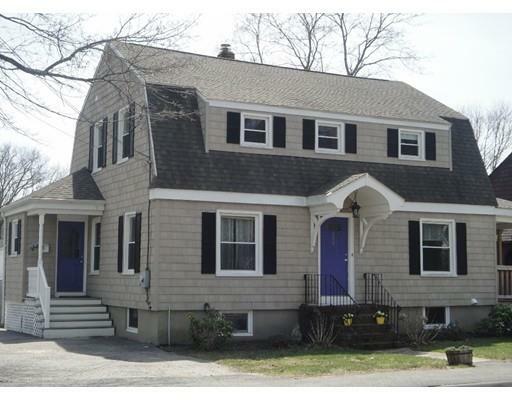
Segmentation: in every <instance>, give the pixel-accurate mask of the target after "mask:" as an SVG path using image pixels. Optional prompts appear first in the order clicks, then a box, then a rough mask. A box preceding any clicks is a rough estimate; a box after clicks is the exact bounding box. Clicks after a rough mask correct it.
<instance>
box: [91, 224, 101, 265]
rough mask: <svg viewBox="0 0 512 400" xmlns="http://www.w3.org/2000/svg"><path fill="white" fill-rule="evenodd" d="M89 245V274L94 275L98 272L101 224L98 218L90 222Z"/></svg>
mask: <svg viewBox="0 0 512 400" xmlns="http://www.w3.org/2000/svg"><path fill="white" fill-rule="evenodd" d="M91 244H92V247H91V273H92V274H94V273H98V272H99V270H100V248H101V222H100V219H99V218H94V219H93V220H92V231H91Z"/></svg>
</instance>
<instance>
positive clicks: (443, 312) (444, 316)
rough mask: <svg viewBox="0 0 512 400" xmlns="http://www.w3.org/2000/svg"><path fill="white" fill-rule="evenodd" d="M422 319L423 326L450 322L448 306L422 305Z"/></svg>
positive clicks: (437, 325)
mask: <svg viewBox="0 0 512 400" xmlns="http://www.w3.org/2000/svg"><path fill="white" fill-rule="evenodd" d="M423 320H424V326H425V328H434V327H443V326H446V325H448V324H449V323H450V308H449V307H424V308H423Z"/></svg>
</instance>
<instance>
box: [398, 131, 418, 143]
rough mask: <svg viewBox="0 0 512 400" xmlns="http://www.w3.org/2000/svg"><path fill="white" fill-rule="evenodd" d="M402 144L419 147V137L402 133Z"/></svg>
mask: <svg viewBox="0 0 512 400" xmlns="http://www.w3.org/2000/svg"><path fill="white" fill-rule="evenodd" d="M400 142H401V143H402V144H414V145H416V146H417V145H418V135H415V134H410V133H402V134H401V135H400Z"/></svg>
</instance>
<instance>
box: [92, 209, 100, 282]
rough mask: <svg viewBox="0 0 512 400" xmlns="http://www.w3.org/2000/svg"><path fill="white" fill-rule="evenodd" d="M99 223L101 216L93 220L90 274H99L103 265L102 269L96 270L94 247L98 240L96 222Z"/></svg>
mask: <svg viewBox="0 0 512 400" xmlns="http://www.w3.org/2000/svg"><path fill="white" fill-rule="evenodd" d="M98 223H99V224H101V218H100V217H95V218H93V219H92V221H91V261H90V263H89V275H99V273H100V270H101V266H100V269H98V270H97V271H96V270H94V261H95V258H94V254H95V253H94V247H95V242H96V224H98ZM100 253H101V242H100ZM100 258H101V257H100Z"/></svg>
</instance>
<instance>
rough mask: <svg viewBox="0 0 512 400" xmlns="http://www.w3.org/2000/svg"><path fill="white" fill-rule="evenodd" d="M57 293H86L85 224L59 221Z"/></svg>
mask: <svg viewBox="0 0 512 400" xmlns="http://www.w3.org/2000/svg"><path fill="white" fill-rule="evenodd" d="M58 246H59V249H58V253H57V292H61V293H63V292H64V293H75V292H76V293H81V292H83V291H84V223H83V222H68V221H59V242H58Z"/></svg>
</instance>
